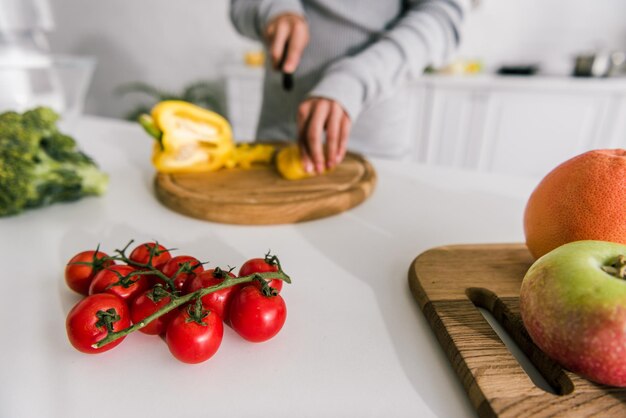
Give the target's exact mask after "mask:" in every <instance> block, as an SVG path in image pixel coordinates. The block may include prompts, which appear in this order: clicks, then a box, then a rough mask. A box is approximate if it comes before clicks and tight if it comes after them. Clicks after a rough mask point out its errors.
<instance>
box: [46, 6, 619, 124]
mask: <svg viewBox="0 0 626 418" xmlns="http://www.w3.org/2000/svg"><path fill="white" fill-rule="evenodd" d="M50 3H51V5H52V9H53V14H54V16H55V19H56V23H57V28H56V30H55V31H54V32H53V33H51V34H50V40H51V45H52V48H53V50H55V51H56V52H64V53H79V54H89V55H95V56H96V57H97V58H98V61H99V65H98V69H97V72H96V75H95V78H94V81H93V85H92V88H91V91H90V94H89V99H88V103H87V112H89V113H96V114H101V115H107V116H120V115H122V114H123V113H124V112H125V111H126V110H128V108H129V107H132V106H131V105H132V104H131V103H130V101H129V100H121V99H120V98H118V97H115V96H114V95H113V93H112V91H113V89H114V88H115V87H116V86H119V85H120V84H122V83H126V82H129V81H137V80H141V81H145V82H148V83H151V84H155V85H157V86H160V87H162V88H172V89H177V88H179V87H181V86H182V85H184V84H187V83H189V82H191V81H196V80H198V79H207V78H215V77H217V76H218V73H219V65H220V63H221V62H223V61H224V60H225V59H232V57H239V56H241V54H242V53H243V51H244V50H245V49H248V48H250V47H251V46H252V45H253V44H252V43H250V42H248V41H246V40H244V39H242V38H241V37H240V36H239V35H238V34H237V33H236V32H235V31H234V30H233V28H232V26H231V24H230V21H229V19H228V0H178V1H172V0H106V1H96V0H50ZM464 35H465V36H464V41H463V42H464V43H463V46H462V48H461V51H460V55H461V56H465V57H477V58H481V59H483V61H484V62H485V63H486V64H487V66H488V67H493V66H495V65H497V64H498V63H501V62H504V61H507V62H522V61H538V60H544V59H548V58H549V59H557V60H563V59H566V60H567V59H570V58H571V56H572V55H573V54H575V53H576V52H580V51H585V50H589V49H591V48H595V47H598V46H604V47H610V48H617V49H622V50H626V1H624V0H593V1H591V0H480V2H479V6H478V8H477V9H476V10H475V11H474V12H473V13H472V15H471V17H470V19H469V20H468V22H467V25H466V28H465V33H464ZM229 57H231V58H229Z"/></svg>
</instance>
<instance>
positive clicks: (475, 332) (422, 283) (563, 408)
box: [409, 244, 626, 418]
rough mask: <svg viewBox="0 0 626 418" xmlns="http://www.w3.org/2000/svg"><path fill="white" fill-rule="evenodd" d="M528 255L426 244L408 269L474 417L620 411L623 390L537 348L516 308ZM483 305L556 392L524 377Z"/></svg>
mask: <svg viewBox="0 0 626 418" xmlns="http://www.w3.org/2000/svg"><path fill="white" fill-rule="evenodd" d="M532 262H533V259H532V257H531V255H530V254H529V252H528V250H527V249H526V247H525V246H524V245H522V244H487V245H484V244H480V245H454V246H445V247H438V248H434V249H431V250H428V251H426V252H424V253H422V254H420V255H419V256H417V258H416V259H415V260H414V261H413V263H412V264H411V266H410V268H409V285H410V288H411V292H412V294H413V296H414V298H415V300H416V301H417V303H418V304H419V306H420V308H421V309H422V312H423V313H424V315H425V316H426V318H427V319H428V322H429V323H430V325H431V327H432V329H433V331H434V332H435V334H436V336H437V339H438V340H439V342H440V343H441V345H442V347H443V349H444V351H445V352H446V355H447V356H448V358H449V360H450V362H451V363H452V366H453V368H454V369H455V371H456V373H457V376H458V377H459V378H460V379H461V382H462V383H463V386H464V387H465V390H466V392H467V394H468V396H469V398H470V401H471V403H472V405H473V406H474V408H475V409H476V411H477V412H478V415H479V416H481V417H501V418H504V417H538V418H539V417H568V418H569V417H626V389H619V388H611V387H606V386H601V385H597V384H594V383H591V382H589V381H587V380H585V379H582V378H580V377H578V376H576V375H575V374H573V373H570V372H568V371H565V370H563V369H562V368H560V367H559V366H558V365H557V364H556V363H554V362H553V361H551V360H550V359H549V358H547V357H546V356H545V354H543V352H542V351H541V350H539V349H538V348H537V347H536V346H535V345H534V344H533V342H532V341H531V340H530V337H529V336H528V334H527V333H526V330H525V329H524V326H523V324H522V320H521V317H520V314H519V288H520V286H521V283H522V279H523V277H524V274H525V273H526V271H527V270H528V268H529V267H530V265H531V264H532ZM477 306H480V307H482V308H485V309H487V310H489V311H490V312H491V313H492V314H493V316H494V317H495V318H496V319H497V320H498V322H499V323H500V324H501V325H502V326H503V327H504V329H506V331H507V332H508V334H509V335H510V336H511V337H512V339H513V340H514V341H515V342H516V343H517V345H518V346H519V347H520V349H521V350H522V351H523V352H524V353H525V354H526V356H527V357H528V358H529V360H530V361H531V362H532V363H533V364H534V365H535V367H536V368H537V369H538V370H539V371H540V372H541V374H542V375H543V376H544V378H545V379H546V380H547V381H548V383H549V384H550V385H551V386H552V387H553V388H554V389H555V391H556V393H557V394H553V393H549V392H546V391H544V390H542V389H540V388H538V387H537V386H535V384H534V383H533V382H532V381H531V380H530V378H529V377H528V375H527V374H526V372H525V371H524V370H523V369H522V367H521V366H520V364H519V363H518V362H517V360H516V359H515V357H513V355H512V354H511V352H510V351H509V350H508V349H507V348H506V346H505V345H504V343H503V342H502V341H501V340H500V338H499V337H498V335H497V334H496V333H495V331H494V330H493V329H492V328H491V326H490V325H489V324H488V323H487V321H486V320H485V319H484V317H483V315H482V314H481V313H480V311H479V310H478V308H477Z"/></svg>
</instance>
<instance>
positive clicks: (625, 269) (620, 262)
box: [602, 255, 626, 280]
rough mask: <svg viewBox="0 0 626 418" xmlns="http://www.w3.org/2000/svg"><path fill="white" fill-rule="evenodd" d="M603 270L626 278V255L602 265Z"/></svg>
mask: <svg viewBox="0 0 626 418" xmlns="http://www.w3.org/2000/svg"><path fill="white" fill-rule="evenodd" d="M602 270H603V271H604V272H606V273H608V274H610V275H611V276H615V277H617V278H618V279H625V280H626V255H619V256H617V259H616V260H615V261H614V262H613V263H611V264H609V265H607V266H602Z"/></svg>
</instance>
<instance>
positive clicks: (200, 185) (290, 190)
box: [155, 153, 376, 225]
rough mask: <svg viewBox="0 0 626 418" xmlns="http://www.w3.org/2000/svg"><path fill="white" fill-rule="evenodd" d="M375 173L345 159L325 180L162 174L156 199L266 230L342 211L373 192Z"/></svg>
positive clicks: (266, 173) (234, 173) (268, 172)
mask: <svg viewBox="0 0 626 418" xmlns="http://www.w3.org/2000/svg"><path fill="white" fill-rule="evenodd" d="M375 184H376V172H375V171H374V168H373V167H372V165H371V164H370V163H369V162H368V161H367V160H365V158H363V157H362V156H360V155H358V154H354V153H348V154H347V155H346V158H345V159H344V161H343V162H342V163H341V164H340V165H339V166H337V167H336V168H335V169H334V170H332V171H331V172H329V173H326V174H325V175H321V176H314V177H310V178H306V179H303V180H285V179H283V178H282V177H281V176H280V174H278V172H277V171H276V169H275V168H274V166H273V165H270V166H259V167H254V168H252V169H250V170H241V169H237V168H235V169H225V170H219V171H215V172H211V173H189V174H163V173H158V174H157V175H156V178H155V189H156V195H157V198H158V199H159V200H160V201H161V203H163V204H164V205H165V206H167V207H168V208H170V209H172V210H174V211H176V212H179V213H182V214H184V215H188V216H192V217H194V218H199V219H204V220H207V221H213V222H221V223H229V224H244V225H270V224H286V223H295V222H302V221H308V220H312V219H319V218H323V217H326V216H331V215H335V214H337V213H340V212H343V211H346V210H348V209H350V208H353V207H354V206H356V205H358V204H360V203H361V202H363V201H364V200H365V199H366V198H367V197H368V196H370V194H371V193H372V191H373V190H374V186H375Z"/></svg>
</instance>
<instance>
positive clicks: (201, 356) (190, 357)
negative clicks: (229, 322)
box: [165, 308, 224, 364]
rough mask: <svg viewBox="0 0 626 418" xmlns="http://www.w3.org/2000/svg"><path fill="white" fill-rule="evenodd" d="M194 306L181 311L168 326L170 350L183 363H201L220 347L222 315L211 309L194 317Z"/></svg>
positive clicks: (166, 335)
mask: <svg viewBox="0 0 626 418" xmlns="http://www.w3.org/2000/svg"><path fill="white" fill-rule="evenodd" d="M192 310H193V309H192V308H188V309H185V310H183V311H182V312H180V313H179V314H178V315H177V316H176V317H175V318H174V319H173V320H172V322H170V324H169V325H168V327H167V332H166V334H165V341H166V342H167V346H168V348H169V349H170V352H171V353H172V354H173V355H174V357H176V358H177V359H178V360H180V361H182V362H183V363H191V364H193V363H201V362H203V361H205V360H208V359H209V358H211V357H212V356H213V355H214V354H215V353H216V352H217V349H218V348H219V347H220V344H221V343H222V337H223V335H224V325H223V324H222V320H221V319H220V317H219V316H218V315H217V314H215V313H213V312H210V311H204V312H205V314H207V315H206V316H205V317H204V318H202V319H200V323H199V322H197V321H195V320H194V319H193V315H192V314H193V312H192Z"/></svg>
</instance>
